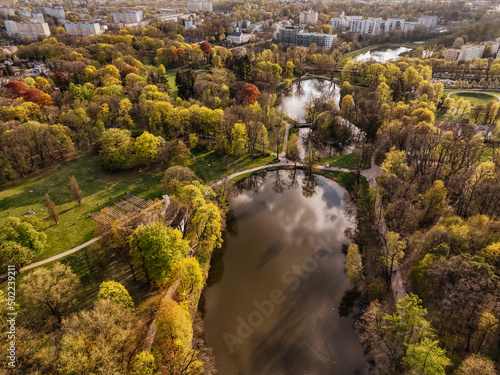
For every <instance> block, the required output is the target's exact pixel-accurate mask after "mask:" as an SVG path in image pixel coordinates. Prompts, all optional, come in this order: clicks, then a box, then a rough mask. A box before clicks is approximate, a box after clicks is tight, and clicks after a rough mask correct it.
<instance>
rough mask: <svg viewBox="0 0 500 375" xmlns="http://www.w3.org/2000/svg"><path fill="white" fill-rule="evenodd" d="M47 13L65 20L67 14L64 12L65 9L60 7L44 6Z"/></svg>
mask: <svg viewBox="0 0 500 375" xmlns="http://www.w3.org/2000/svg"><path fill="white" fill-rule="evenodd" d="M44 11H45V14H47V15H49V16H51V17H52V18H57V19H58V20H65V19H66V16H65V14H64V9H60V8H47V7H45V8H44Z"/></svg>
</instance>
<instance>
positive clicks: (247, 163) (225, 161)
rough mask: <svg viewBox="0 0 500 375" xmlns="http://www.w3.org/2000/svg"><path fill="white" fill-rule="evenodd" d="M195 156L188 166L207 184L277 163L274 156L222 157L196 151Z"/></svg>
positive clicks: (209, 152) (210, 152)
mask: <svg viewBox="0 0 500 375" xmlns="http://www.w3.org/2000/svg"><path fill="white" fill-rule="evenodd" d="M193 154H194V156H195V157H196V159H194V158H193V159H191V161H190V163H189V164H188V165H187V166H188V167H189V168H191V169H192V170H193V171H194V172H195V173H196V175H197V176H198V177H200V178H201V179H202V180H203V181H204V182H205V183H208V182H211V181H216V180H220V179H221V178H222V177H224V176H227V175H230V174H233V173H236V172H240V171H243V170H245V169H251V168H255V167H260V166H262V165H266V164H269V163H272V162H273V161H276V157H275V156H274V155H269V156H265V157H261V156H256V155H250V154H245V155H242V156H240V157H238V158H237V157H234V156H220V155H217V153H216V152H215V151H206V150H205V151H194V152H193Z"/></svg>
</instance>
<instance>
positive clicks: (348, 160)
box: [321, 154, 371, 169]
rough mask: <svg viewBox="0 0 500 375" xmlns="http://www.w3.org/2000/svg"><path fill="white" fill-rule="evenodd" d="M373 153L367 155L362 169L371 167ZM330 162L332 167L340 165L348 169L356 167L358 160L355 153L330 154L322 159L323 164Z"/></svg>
mask: <svg viewBox="0 0 500 375" xmlns="http://www.w3.org/2000/svg"><path fill="white" fill-rule="evenodd" d="M370 160H371V155H367V157H366V160H365V162H364V163H363V165H362V169H368V168H370V167H371V162H370ZM326 164H329V165H330V166H331V167H339V168H346V169H356V160H355V157H354V154H344V155H337V156H329V157H326V158H322V159H321V165H326Z"/></svg>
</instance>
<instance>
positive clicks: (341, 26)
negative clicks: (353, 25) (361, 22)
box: [330, 17, 347, 31]
mask: <svg viewBox="0 0 500 375" xmlns="http://www.w3.org/2000/svg"><path fill="white" fill-rule="evenodd" d="M330 25H331V26H332V29H333V30H340V31H343V30H345V29H346V27H347V20H346V19H345V17H337V18H331V19H330Z"/></svg>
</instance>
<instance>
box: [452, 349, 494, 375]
mask: <svg viewBox="0 0 500 375" xmlns="http://www.w3.org/2000/svg"><path fill="white" fill-rule="evenodd" d="M453 374H454V375H497V371H496V369H495V363H494V362H493V361H492V360H491V359H488V358H486V357H483V356H481V355H478V354H471V355H469V356H468V357H467V358H465V360H464V361H463V362H462V363H461V364H460V366H459V367H458V369H457V370H456V371H455V372H454V373H453Z"/></svg>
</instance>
